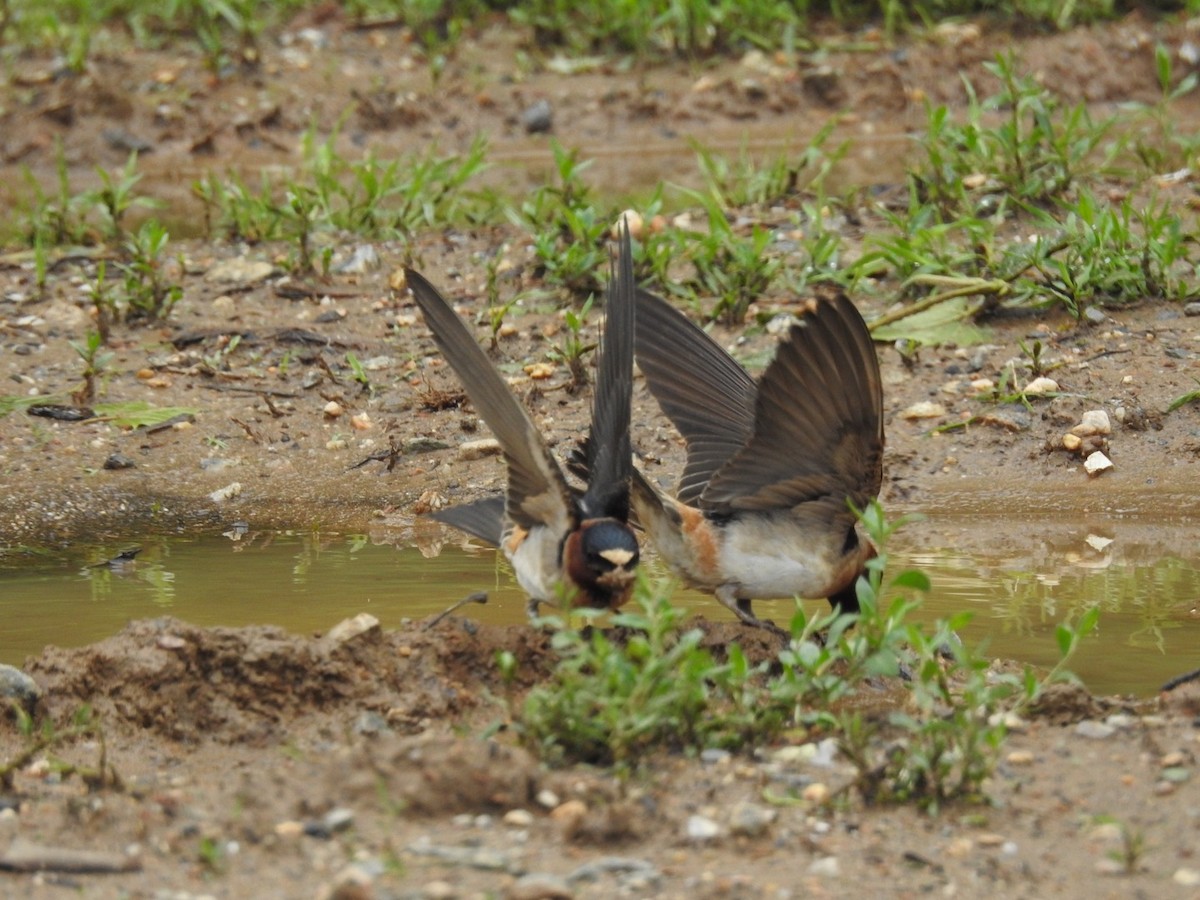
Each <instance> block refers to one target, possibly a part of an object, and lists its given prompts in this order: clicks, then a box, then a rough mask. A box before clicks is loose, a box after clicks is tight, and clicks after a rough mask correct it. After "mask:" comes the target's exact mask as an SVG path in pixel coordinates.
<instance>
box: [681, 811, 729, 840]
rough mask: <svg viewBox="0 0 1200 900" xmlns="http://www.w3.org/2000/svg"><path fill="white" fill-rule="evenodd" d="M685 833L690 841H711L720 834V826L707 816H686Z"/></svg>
mask: <svg viewBox="0 0 1200 900" xmlns="http://www.w3.org/2000/svg"><path fill="white" fill-rule="evenodd" d="M685 833H686V835H687V837H688V839H689V840H692V841H711V840H713V839H714V838H718V837H720V836H721V826H720V825H718V824H717V823H716V822H714V821H713V820H712V819H710V818H708V817H707V816H688V820H687V827H686V829H685Z"/></svg>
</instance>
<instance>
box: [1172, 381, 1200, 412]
mask: <svg viewBox="0 0 1200 900" xmlns="http://www.w3.org/2000/svg"><path fill="white" fill-rule="evenodd" d="M1196 384H1197V385H1200V381H1197V382H1196ZM1198 400H1200V387H1197V388H1196V389H1195V390H1194V391H1187V392H1185V393H1183V394H1180V395H1179V396H1178V397H1176V398H1175V399H1174V400H1172V401H1171V403H1170V405H1169V406H1167V412H1175V410H1177V409H1180V408H1181V407H1184V406H1187V405H1188V404H1189V403H1195V402H1196V401H1198Z"/></svg>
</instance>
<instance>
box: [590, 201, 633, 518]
mask: <svg viewBox="0 0 1200 900" xmlns="http://www.w3.org/2000/svg"><path fill="white" fill-rule="evenodd" d="M618 253H619V258H618V260H617V263H616V265H612V264H610V266H609V280H608V299H607V301H606V302H605V307H604V334H603V337H602V338H601V339H600V363H599V373H598V374H597V376H596V389H595V392H594V393H593V397H592V425H591V429H590V431H589V433H588V438H587V444H586V449H585V452H586V454H587V467H588V479H587V491H586V493H585V494H584V496H583V504H582V505H583V509H584V514H585V515H586V516H588V517H589V518H595V517H601V516H610V517H612V518H614V519H618V520H619V521H622V522H624V521H626V520H628V518H629V477H630V475H631V474H632V472H633V446H632V444H631V443H630V438H629V418H630V408H631V407H632V405H633V335H634V315H635V313H634V298H635V295H636V292H637V282H636V281H635V280H634V277H633V247H632V245H631V243H630V240H629V229H628V227H626V224H625V222H624V221H622V222H621V235H620V243H619V250H618Z"/></svg>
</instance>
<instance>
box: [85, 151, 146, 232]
mask: <svg viewBox="0 0 1200 900" xmlns="http://www.w3.org/2000/svg"><path fill="white" fill-rule="evenodd" d="M96 174H97V175H99V176H100V183H101V187H100V188H99V189H98V190H96V191H95V192H94V193H93V194H92V196H93V198H94V201H95V205H96V208H97V209H99V210H100V212H101V213H102V214H103V215H104V218H105V222H106V228H105V230H106V231H107V234H108V238H109V240H111V241H112V242H113V243H120V242H121V240H122V239H123V238H124V236H125V230H124V225H123V222H124V219H125V215H126V214H127V213H128V212H129V211H130V210H131V209H136V208H139V207H140V208H143V209H145V208H152V207H154V206H157V205H158V203H157V201H155V200H153V199H151V198H149V197H140V196H138V195H137V194H136V193H135V192H134V188H136V187H137V184H138V182H139V181H141V180H142V176H141V173H139V172H138V171H137V151H134V152H132V153H130V154H129V158H128V159H126V160H125V167H124V168H123V169H121V171H120V172H117V173H115V174H114V173H112V172H109V171H108V170H107V169H105V168H103V167H101V166H97V167H96Z"/></svg>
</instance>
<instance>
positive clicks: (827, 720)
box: [498, 503, 1098, 812]
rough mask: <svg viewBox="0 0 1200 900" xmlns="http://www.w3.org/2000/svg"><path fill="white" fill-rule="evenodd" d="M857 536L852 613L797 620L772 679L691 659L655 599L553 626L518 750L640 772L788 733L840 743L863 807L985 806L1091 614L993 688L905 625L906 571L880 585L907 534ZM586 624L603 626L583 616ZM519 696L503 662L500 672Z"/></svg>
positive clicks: (941, 645) (916, 582)
mask: <svg viewBox="0 0 1200 900" xmlns="http://www.w3.org/2000/svg"><path fill="white" fill-rule="evenodd" d="M861 518H862V523H863V526H864V528H865V530H866V531H867V532H868V533H869V534H870V536H871V538H872V540H873V542H874V543H875V545H876V546H877V547H878V548H879V550H880V553H879V555H878V556H877V557H876V558H875V559H874V560H872V561H871V562H870V563H869V564H868V571H867V573H866V575H865V576H864V577H863V578H860V579H859V582H858V585H857V595H858V601H859V604H860V607H861V612H859V613H858V614H853V615H851V614H842V613H840V612H838V611H834V612H830V613H827V614H824V615H817V616H812V617H809V616H808V615H807V614H806V613H805V612H804V610H803V608H801V607H800V606H799V605H798V606H797V612H796V614H795V616H794V617H793V620H792V622H791V627H790V632H791V640H790V641H789V642H788V644H787V645H786V646H785V647H784V649H783V650H782V651H781V652H780V654H779V656H778V659H777V660H776V661H775V662H774V664H773V665H772V664H769V663H767V662H763V663H761V664H757V665H754V664H751V663H750V662H749V661H748V660H747V659H746V657H745V655H744V654H743V653H742V651H741V649H740V648H739V647H738V646H737V645H730V646H729V647H728V648H727V654H726V657H725V659H724V660H718V659H717V658H715V657H714V656H713V655H712V653H710V652H709V651H708V650H706V649H704V648H702V647H701V646H700V640H701V632H700V630H699V629H694V628H693V629H688V628H686V626H685V624H684V622H683V616H684V614H683V612H682V611H681V610H678V609H675V608H673V607H672V606H671V605H670V603H669V602H668V600H667V595H668V592H669V588H668V586H666V585H662V584H659V585H656V586H653V587H651V586H650V585H649V584H648V583H647V582H645V581H644V580H643V581H641V582H640V583H639V585H638V588H637V590H636V592H635V597H634V600H633V603H632V608H630V609H627V610H625V611H622V612H619V613H617V614H615V615H614V616H613V618H612V624H613V626H614V627H615V629H616V630H615V631H614V632H612V633H611V634H610V633H606V632H604V631H602V630H601V629H600V628H599V627H597V626H596V625H594V624H593V625H592V626H591V627H589V628H587V629H585V630H584V631H582V632H581V631H578V630H575V629H573V628H568V627H564V626H563V624H562V623H561V622H558V623H557V626H556V630H555V633H554V638H553V642H554V646H555V648H556V649H557V650H558V651H559V652H560V654H561V655H562V660H561V662H560V663H559V665H558V666H557V668H556V669H555V671H554V673H553V675H552V676H551V678H550V680H549V682H548V683H546V684H543V685H540V686H538V687H536V688H534V689H533V690H532V691H531V692H530V693H529V694H528V695H527V697H526V699H525V702H524V705H523V706H522V707H521V708H520V709H519V710H515V711H513V710H511V707H512V704H513V703H514V700H513V697H512V695H511V692H510V694H509V705H510V712H511V718H512V719H513V720H514V725H515V728H516V730H517V733H518V734H519V735H520V736H521V738H522V740H523V741H524V742H525V743H527V744H528V745H530V746H531V747H533V748H535V749H537V750H538V751H539V752H540V753H541V754H542V755H543V757H544V758H546V759H547V760H549V761H552V762H568V761H586V762H592V763H600V764H605V765H615V766H616V767H617V768H618V770H619V771H627V770H629V769H632V768H634V767H635V766H636V764H637V761H638V760H639V759H640V758H642V757H644V756H645V755H646V754H647V753H649V752H650V751H652V750H654V749H670V750H676V751H679V750H682V751H690V752H694V751H697V750H699V749H701V748H703V747H725V748H728V749H737V748H739V747H743V746H746V745H754V746H761V744H762V743H763V742H765V741H770V740H771V739H773V738H775V737H777V736H778V735H780V734H781V733H783V732H784V731H785V730H786V729H789V728H795V727H798V726H800V727H804V728H805V729H807V730H808V732H809V733H815V734H821V733H823V734H826V735H829V736H832V737H834V738H836V739H837V741H838V743H839V746H840V747H841V749H842V752H843V753H844V754H845V756H846V757H847V759H849V760H850V762H851V763H852V764H853V765H854V767H855V769H856V770H857V776H856V778H855V779H854V781H853V782H852V783H851V784H850V785H849V787H852V788H853V789H855V790H857V791H858V792H859V793H860V794H861V796H862V797H863V798H864V799H865V800H866V801H867V802H911V803H915V804H917V805H918V806H920V807H922V808H923V809H926V810H929V811H931V812H935V811H937V810H938V809H939V808H940V807H941V806H942V805H943V804H945V803H947V802H949V801H953V800H962V799H965V800H978V799H981V798H982V793H983V789H984V784H985V782H986V780H987V778H988V777H989V776H990V774H991V773H992V771H993V770H994V767H995V765H996V761H997V759H998V755H999V752H1000V748H1001V745H1002V742H1003V740H1004V737H1005V724H1004V722H1005V714H1006V713H1012V712H1019V711H1020V710H1022V709H1024V708H1026V707H1027V706H1028V705H1030V704H1032V703H1034V702H1035V701H1036V700H1037V698H1038V696H1039V695H1040V692H1041V690H1042V689H1043V687H1044V686H1045V685H1046V684H1049V683H1051V682H1053V681H1056V680H1061V679H1063V678H1069V677H1071V676H1069V675H1068V674H1067V673H1066V671H1065V668H1064V665H1065V663H1066V661H1067V660H1068V659H1069V658H1070V656H1071V654H1072V653H1073V652H1074V651H1075V649H1076V648H1077V647H1078V645H1079V642H1080V641H1081V640H1082V639H1083V638H1084V637H1085V636H1086V635H1087V634H1088V633H1090V631H1091V630H1092V629H1094V627H1095V625H1096V621H1097V616H1098V609H1096V608H1093V609H1091V610H1089V611H1087V612H1086V613H1084V614H1083V616H1082V617H1081V618H1080V620H1079V622H1078V624H1076V625H1074V626H1072V625H1068V624H1063V625H1060V626H1059V628H1058V631H1057V638H1058V642H1059V649H1060V654H1061V659H1060V662H1059V664H1058V665H1057V666H1056V667H1055V668H1054V669H1053V670H1051V671H1050V672H1049V673H1047V674H1046V675H1044V676H1042V677H1040V678H1039V677H1037V676H1036V675H1034V674H1033V673H1031V672H1028V671H1027V672H1026V673H1025V674H1024V675H1005V674H999V675H998V674H996V673H993V672H990V671H989V670H988V665H987V662H986V659H985V657H983V656H982V655H980V654H979V653H978V652H977V651H975V650H972V649H970V648H968V647H966V646H965V645H963V644H962V642H961V641H959V640H958V638H957V637H956V632H957V631H958V630H959V629H961V628H962V627H963V625H965V623H966V621H967V619H968V616H967V615H965V614H964V615H960V616H956V617H953V618H952V619H950V620H948V621H940V622H937V623H936V624H934V625H933V626H932V627H931V628H927V627H924V626H922V625H919V624H917V623H915V622H913V621H911V616H912V613H913V611H914V610H915V609H916V608H917V607H918V605H919V601H918V600H917V599H915V598H914V595H919V594H921V593H924V592H925V591H927V590H928V588H929V579H928V577H927V576H926V575H925V574H924V573H923V572H920V571H918V570H908V571H905V572H901V573H900V574H898V575H896V576H895V577H893V578H891V579H890V580H888V581H886V582H885V578H884V572H885V569H886V566H887V552H886V548H887V543H888V540H889V538H890V537H891V535H892V534H893V533H894V532H895V531H896V529H897V528H898V527H900V526H901V525H902V524H904V523H903V520H901V521H899V522H889V521H888V520H887V519H886V517H885V516H884V514H883V511H882V509H881V507H880V506H879V505H878V504H877V503H876V504H872V505H871V506H870V507H868V508H867V509H866V510H864V512H863V514H862V517H861ZM582 615H583V617H584V618H585V619H586V620H587V621H589V622H591V621H593V620H594V619H595V618H596V616H598V615H599V613H597V612H596V611H586V612H584V613H583V614H582ZM498 662H499V663H500V664H501V665H502V667H503V670H504V675H505V683H506V684H509V685H511V684H513V683H514V682H515V663H514V660H513V658H512V657H511V655H510V656H508V657H506V658H504V659H501V660H498ZM901 673H905V674H906V678H907V680H905V681H898V682H897V683H899V684H902V685H903V686H904V687H905V688H906V689H907V691H908V694H909V700H908V702H907V703H904V704H901V705H898V707H897V708H896V709H894V710H893V711H891V712H890V713H886V714H873V715H867V714H864V713H863V712H861V711H860V710H858V709H855V708H853V706H852V705H850V704H847V703H846V702H845V701H846V700H847V699H848V698H850V697H851V696H852V695H854V694H855V693H856V692H857V691H859V690H861V689H862V688H863V686H864V685H866V684H868V683H870V682H872V681H873V680H874V679H877V678H880V677H892V678H895V677H896V676H898V675H900V674H901Z"/></svg>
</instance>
